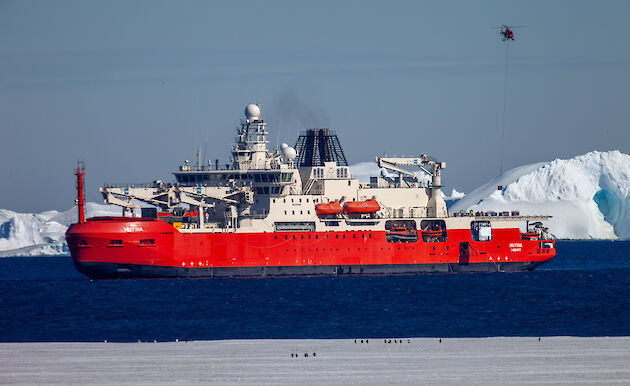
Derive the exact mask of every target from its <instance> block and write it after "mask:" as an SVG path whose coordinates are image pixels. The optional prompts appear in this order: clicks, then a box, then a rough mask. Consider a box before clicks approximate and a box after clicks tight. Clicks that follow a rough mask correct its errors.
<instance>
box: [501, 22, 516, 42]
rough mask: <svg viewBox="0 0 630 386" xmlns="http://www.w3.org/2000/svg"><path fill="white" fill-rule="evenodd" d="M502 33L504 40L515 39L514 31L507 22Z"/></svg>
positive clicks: (502, 28) (502, 27)
mask: <svg viewBox="0 0 630 386" xmlns="http://www.w3.org/2000/svg"><path fill="white" fill-rule="evenodd" d="M501 35H503V41H506V40H514V32H512V30H511V29H510V27H508V26H507V25H505V24H504V25H502V26H501Z"/></svg>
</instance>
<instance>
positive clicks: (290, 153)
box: [280, 143, 297, 161]
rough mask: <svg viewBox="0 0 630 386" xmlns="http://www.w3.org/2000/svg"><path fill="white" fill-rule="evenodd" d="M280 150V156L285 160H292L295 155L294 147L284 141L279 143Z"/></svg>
mask: <svg viewBox="0 0 630 386" xmlns="http://www.w3.org/2000/svg"><path fill="white" fill-rule="evenodd" d="M280 150H281V151H282V158H284V160H285V161H293V160H294V159H295V158H296V157H297V152H296V151H295V149H294V148H292V147H291V146H289V145H287V144H286V143H283V144H282V145H280Z"/></svg>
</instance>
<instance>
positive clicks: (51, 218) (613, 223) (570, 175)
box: [0, 151, 630, 257]
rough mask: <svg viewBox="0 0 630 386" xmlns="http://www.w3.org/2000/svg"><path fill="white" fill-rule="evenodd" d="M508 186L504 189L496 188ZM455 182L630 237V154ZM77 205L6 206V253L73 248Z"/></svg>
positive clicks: (497, 205)
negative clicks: (23, 209)
mask: <svg viewBox="0 0 630 386" xmlns="http://www.w3.org/2000/svg"><path fill="white" fill-rule="evenodd" d="M350 168H351V172H352V174H353V175H354V176H355V177H357V178H359V180H361V181H369V177H370V176H376V175H378V174H379V173H381V172H382V171H381V170H380V169H379V168H378V166H377V165H376V164H375V163H373V162H360V163H358V164H356V165H353V166H351V167H350ZM497 186H502V187H503V189H502V190H497ZM462 196H463V195H462V193H460V192H457V191H456V190H455V189H453V192H452V193H451V196H450V197H446V198H445V199H446V200H447V202H450V203H452V204H450V207H449V211H450V212H451V213H452V212H459V211H460V210H461V211H469V210H472V211H475V212H476V211H495V212H500V211H504V210H509V211H512V210H518V211H520V213H521V214H530V215H542V214H549V215H552V216H553V218H552V219H551V220H549V221H548V222H547V225H548V226H549V230H550V231H551V232H552V233H553V234H554V235H555V236H556V237H558V238H564V239H630V155H627V154H623V153H621V152H619V151H609V152H598V151H593V152H590V153H587V154H584V155H580V156H577V157H574V158H571V159H567V160H563V159H556V160H553V161H551V162H542V163H536V164H531V165H525V166H521V167H518V168H515V169H512V170H509V171H508V172H506V173H505V174H503V176H501V177H497V178H495V179H493V180H491V181H489V182H487V183H486V184H484V185H482V186H480V187H479V188H477V189H475V190H473V191H472V192H471V193H469V194H467V195H465V196H463V197H462ZM76 211H77V210H76V208H72V209H70V210H68V211H66V212H57V211H48V212H43V213H39V214H32V213H16V212H13V211H10V210H5V209H2V210H0V257H3V256H38V255H67V254H68V247H67V245H66V243H65V238H64V234H65V231H66V229H67V227H68V225H70V224H71V223H73V222H75V221H76V218H77V212H76ZM86 211H87V216H88V217H91V216H112V215H113V216H119V215H120V213H121V210H120V208H118V207H116V206H111V205H102V204H96V203H88V204H87V205H86Z"/></svg>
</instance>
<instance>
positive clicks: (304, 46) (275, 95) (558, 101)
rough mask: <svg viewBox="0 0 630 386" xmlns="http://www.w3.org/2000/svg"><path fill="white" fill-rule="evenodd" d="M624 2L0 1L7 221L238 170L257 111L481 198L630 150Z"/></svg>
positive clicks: (1, 203) (0, 167)
mask: <svg viewBox="0 0 630 386" xmlns="http://www.w3.org/2000/svg"><path fill="white" fill-rule="evenodd" d="M629 14H630V2H627V1H601V2H594V1H593V2H579V1H542V2H532V1H518V2H514V1H495V2H469V1H434V2H419V1H382V2H358V1H354V2H350V1H348V2H340V1H331V2H324V1H317V2H312V1H311V2H296V1H286V2H279V1H264V2H262V1H258V2H243V1H231V2H228V1H226V2H205V1H204V2H202V1H199V2H197V1H161V2H160V1H100V2H96V1H7V0H0V74H1V76H0V119H1V120H0V125H1V126H0V127H1V130H2V131H1V133H2V137H1V140H0V177H2V181H3V182H4V184H3V189H2V191H1V192H0V208H7V209H13V210H18V211H41V210H47V209H58V210H66V209H68V208H70V207H71V206H72V203H73V199H74V182H73V178H74V176H73V175H72V172H73V168H74V166H75V164H76V160H77V159H79V158H81V159H85V161H86V164H87V168H88V176H87V183H88V187H87V188H88V191H87V197H88V200H90V201H98V200H100V195H99V194H98V193H97V189H98V187H99V186H100V185H102V184H103V183H104V182H113V183H116V182H149V181H151V180H153V179H156V178H162V179H166V180H170V179H171V177H170V175H169V173H170V172H171V171H173V170H175V169H176V168H177V166H178V165H179V164H180V163H181V162H182V161H183V160H184V159H193V158H194V151H195V148H196V146H197V145H198V144H199V145H201V147H202V148H203V149H204V150H205V154H206V156H205V158H210V159H214V158H219V159H220V160H221V161H222V162H225V161H227V158H228V156H229V146H230V144H231V142H232V139H233V137H234V128H235V126H236V124H237V122H238V120H239V119H240V118H241V116H242V111H243V108H244V106H245V105H246V104H247V103H249V102H254V101H258V102H260V103H261V104H262V111H263V117H264V118H265V119H266V120H267V122H268V123H269V129H270V130H271V132H272V141H273V143H272V144H273V145H275V144H276V143H278V142H287V143H290V144H292V143H294V142H295V139H296V134H297V132H298V131H299V130H300V129H304V128H305V127H312V126H317V127H322V126H328V127H331V128H332V129H334V130H336V131H337V133H338V134H339V136H340V139H341V141H342V145H343V146H344V150H345V153H346V155H347V156H348V158H349V161H350V162H351V163H356V162H360V161H369V160H373V157H374V156H376V155H382V154H384V153H385V154H388V155H412V154H419V153H427V154H431V155H433V156H435V157H437V158H439V159H441V160H445V161H446V162H447V169H446V171H445V175H444V180H445V185H446V187H447V189H446V190H447V192H450V189H451V188H456V189H458V190H460V191H461V190H463V191H465V192H469V191H470V190H472V189H473V188H475V187H477V186H478V185H481V184H482V183H484V182H486V181H487V180H488V179H490V178H492V177H495V176H496V175H497V174H498V170H499V139H500V127H501V114H502V111H503V99H502V98H503V85H504V83H503V80H504V72H503V71H504V60H505V43H502V42H501V41H500V39H499V37H498V31H497V30H494V29H492V28H490V27H491V26H497V25H500V24H504V23H505V24H512V25H526V26H527V28H524V29H520V30H516V31H515V32H516V37H517V40H516V41H515V42H514V43H511V46H510V68H509V83H508V109H507V119H506V141H505V144H506V145H505V146H506V147H505V161H504V165H505V166H504V168H505V169H509V168H512V167H515V166H519V165H522V164H526V163H533V162H539V161H545V160H551V159H553V158H557V157H562V158H564V157H572V156H574V155H577V154H582V153H585V152H588V151H590V150H611V149H618V150H621V151H623V152H625V153H630V130H628V128H629V127H628V126H629V123H630V109H629V108H628V106H629V102H630V98H629V96H630V95H629V94H630V44H628V42H627V37H628V33H627V27H626V24H627V18H628V15H629Z"/></svg>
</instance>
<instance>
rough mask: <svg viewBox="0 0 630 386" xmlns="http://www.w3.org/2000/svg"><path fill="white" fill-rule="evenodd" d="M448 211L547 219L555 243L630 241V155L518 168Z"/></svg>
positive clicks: (594, 154) (604, 155)
mask: <svg viewBox="0 0 630 386" xmlns="http://www.w3.org/2000/svg"><path fill="white" fill-rule="evenodd" d="M498 186H502V187H503V189H502V190H498V189H497V187H498ZM449 210H450V211H451V212H457V211H459V210H464V211H467V210H473V211H475V212H476V211H496V212H499V211H504V210H510V211H511V210H518V211H520V213H521V214H528V215H543V214H544V215H552V216H553V218H552V219H550V220H549V221H548V222H547V225H548V226H549V230H550V232H551V233H553V234H554V235H555V236H556V237H559V238H568V239H616V238H621V239H629V238H630V155H627V154H623V153H621V152H619V151H609V152H598V151H593V152H590V153H587V154H584V155H580V156H577V157H574V158H571V159H567V160H563V159H556V160H553V161H551V162H543V163H536V164H532V165H526V166H521V167H518V168H515V169H512V170H510V171H508V172H506V173H505V174H504V175H503V176H501V177H498V178H495V179H493V180H491V181H489V182H488V183H486V184H484V185H482V186H480V187H479V188H477V189H475V190H474V191H472V192H471V193H469V194H467V195H466V196H464V197H463V198H461V199H460V200H459V201H457V202H456V203H454V204H453V205H452V206H451V207H450V208H449Z"/></svg>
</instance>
